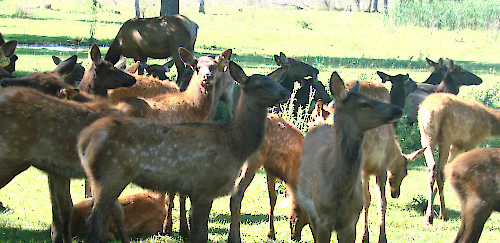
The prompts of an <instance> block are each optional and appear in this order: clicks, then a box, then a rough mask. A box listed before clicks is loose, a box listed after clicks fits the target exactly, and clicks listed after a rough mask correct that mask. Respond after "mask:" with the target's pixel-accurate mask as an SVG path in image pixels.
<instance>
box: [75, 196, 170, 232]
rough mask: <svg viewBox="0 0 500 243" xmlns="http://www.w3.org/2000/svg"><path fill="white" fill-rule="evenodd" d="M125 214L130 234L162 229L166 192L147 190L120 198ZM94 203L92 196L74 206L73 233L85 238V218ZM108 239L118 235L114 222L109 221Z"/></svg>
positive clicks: (126, 226)
mask: <svg viewBox="0 0 500 243" xmlns="http://www.w3.org/2000/svg"><path fill="white" fill-rule="evenodd" d="M118 201H119V202H120V204H121V206H122V208H123V213H124V215H125V228H126V229H127V233H128V234H129V235H151V234H156V233H159V232H161V231H162V227H163V221H164V220H165V217H166V215H167V211H166V210H165V193H158V192H153V191H149V192H145V193H137V194H132V195H126V196H121V197H119V198H118ZM91 205H92V198H86V199H84V200H83V201H81V202H79V203H77V204H75V205H74V206H73V217H72V218H71V234H72V235H73V236H77V237H80V238H83V236H84V232H85V229H84V226H85V218H86V217H87V214H88V212H89V210H90V207H91ZM107 235H108V239H109V240H112V239H114V238H116V236H117V235H118V231H117V229H116V226H115V225H114V223H113V222H110V223H109V226H108V231H107Z"/></svg>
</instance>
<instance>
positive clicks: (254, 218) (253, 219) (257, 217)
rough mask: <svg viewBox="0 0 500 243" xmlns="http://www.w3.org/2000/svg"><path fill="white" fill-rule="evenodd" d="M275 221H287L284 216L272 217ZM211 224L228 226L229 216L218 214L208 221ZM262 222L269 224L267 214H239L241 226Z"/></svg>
mask: <svg viewBox="0 0 500 243" xmlns="http://www.w3.org/2000/svg"><path fill="white" fill-rule="evenodd" d="M274 220H275V221H280V220H288V219H287V218H286V217H285V216H279V215H275V216H274ZM209 222H212V223H222V224H229V223H230V222H231V215H230V214H219V215H217V216H215V217H212V218H210V219H209ZM263 222H269V215H267V214H241V224H246V225H253V224H260V223H263Z"/></svg>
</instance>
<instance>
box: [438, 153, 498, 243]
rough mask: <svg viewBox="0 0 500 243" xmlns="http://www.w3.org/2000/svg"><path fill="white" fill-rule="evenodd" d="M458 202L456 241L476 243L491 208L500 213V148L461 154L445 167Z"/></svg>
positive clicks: (491, 210) (459, 242)
mask: <svg viewBox="0 0 500 243" xmlns="http://www.w3.org/2000/svg"><path fill="white" fill-rule="evenodd" d="M445 174H446V178H447V179H448V180H449V181H450V184H451V185H452V186H453V188H455V192H456V193H457V194H458V198H459V199H460V205H461V211H460V215H461V218H462V219H461V221H462V222H461V224H460V229H459V230H458V234H457V237H456V239H455V241H454V242H455V243H476V242H478V241H479V237H481V232H482V231H483V227H484V223H485V222H486V220H487V219H488V218H489V217H490V215H491V213H492V212H493V211H497V212H500V149H498V148H479V149H473V150H471V151H469V152H466V153H463V154H461V155H460V156H458V157H457V158H456V159H454V160H453V161H452V162H450V163H449V164H447V165H446V167H445Z"/></svg>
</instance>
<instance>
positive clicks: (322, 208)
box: [296, 72, 403, 242]
mask: <svg viewBox="0 0 500 243" xmlns="http://www.w3.org/2000/svg"><path fill="white" fill-rule="evenodd" d="M330 87H331V93H332V94H333V96H334V100H335V106H336V108H335V111H334V117H335V123H334V125H333V126H332V125H328V124H326V125H320V126H316V127H314V128H312V129H311V130H309V132H308V133H307V134H306V136H305V141H304V148H303V153H302V156H301V158H300V170H299V171H300V172H299V173H300V175H299V183H298V189H297V190H298V192H297V193H296V195H297V200H298V202H299V204H300V205H301V207H302V209H303V210H304V211H306V212H307V214H308V215H309V218H310V221H311V226H312V231H313V235H314V239H315V241H316V242H330V237H331V233H332V231H333V230H335V231H337V239H338V241H339V242H354V240H355V230H356V223H357V221H358V218H359V214H360V212H361V209H362V208H363V204H364V198H363V187H362V184H361V169H362V168H363V160H362V157H363V152H362V151H363V149H362V146H363V142H364V140H365V131H367V130H369V129H372V128H375V127H378V126H381V125H384V124H388V123H391V122H394V121H397V120H399V119H400V118H401V116H402V115H403V110H402V109H401V108H399V107H397V106H394V105H390V104H386V103H382V102H379V101H376V100H373V99H369V98H367V97H366V96H364V95H362V94H361V93H358V89H359V83H357V84H356V85H355V86H354V87H353V88H352V89H351V90H350V91H349V92H347V91H346V89H345V87H344V82H343V81H342V80H341V79H340V77H339V76H338V74H337V73H336V72H334V73H332V76H331V78H330Z"/></svg>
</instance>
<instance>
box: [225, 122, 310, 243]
mask: <svg viewBox="0 0 500 243" xmlns="http://www.w3.org/2000/svg"><path fill="white" fill-rule="evenodd" d="M303 142H304V136H303V135H302V133H301V132H300V131H299V130H298V129H297V128H296V127H295V126H294V125H293V124H291V123H289V122H287V121H286V120H284V119H283V118H281V117H279V116H278V115H276V114H271V113H269V114H267V120H266V134H265V137H264V141H263V142H262V145H261V146H260V147H259V149H258V150H257V152H255V153H254V154H252V156H250V158H248V159H247V161H246V162H245V164H244V165H243V168H242V171H241V173H240V176H239V177H238V179H236V182H235V186H234V189H233V193H232V196H231V224H230V233H229V239H228V242H241V238H240V223H239V222H240V216H241V213H240V210H241V201H242V199H243V196H244V193H245V190H246V188H247V187H248V186H249V185H250V183H251V182H252V179H253V178H254V176H255V173H256V172H257V171H258V170H259V168H260V167H261V166H263V167H264V170H265V171H266V174H267V186H268V192H269V199H270V208H271V210H270V212H269V232H268V237H269V238H271V239H276V236H275V230H274V222H273V221H274V207H275V205H276V191H275V181H276V179H277V178H279V179H281V180H283V181H284V182H285V183H286V186H287V188H289V187H294V188H296V187H297V182H298V178H299V159H300V155H301V154H302V144H303ZM290 190H291V189H288V191H290ZM289 199H290V200H291V202H292V209H291V211H290V226H291V227H292V226H295V225H297V224H298V226H297V228H300V229H302V225H300V224H305V222H298V221H300V220H301V221H307V216H306V215H303V213H302V211H301V210H300V208H299V206H298V204H297V202H296V200H295V197H294V194H293V193H290V195H289ZM297 237H298V238H297ZM292 238H294V239H296V240H300V230H299V231H298V235H296V233H294V228H292Z"/></svg>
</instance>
